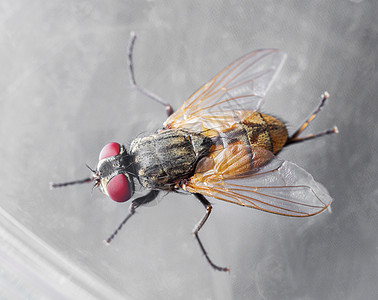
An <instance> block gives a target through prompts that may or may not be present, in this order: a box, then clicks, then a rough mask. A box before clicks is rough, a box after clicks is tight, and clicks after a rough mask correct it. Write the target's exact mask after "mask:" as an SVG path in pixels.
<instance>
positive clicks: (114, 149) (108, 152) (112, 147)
mask: <svg viewBox="0 0 378 300" xmlns="http://www.w3.org/2000/svg"><path fill="white" fill-rule="evenodd" d="M120 149H121V145H120V144H118V143H109V144H107V145H105V146H104V148H102V150H101V152H100V156H99V160H102V159H104V158H107V157H111V156H115V155H118V154H119V151H120Z"/></svg>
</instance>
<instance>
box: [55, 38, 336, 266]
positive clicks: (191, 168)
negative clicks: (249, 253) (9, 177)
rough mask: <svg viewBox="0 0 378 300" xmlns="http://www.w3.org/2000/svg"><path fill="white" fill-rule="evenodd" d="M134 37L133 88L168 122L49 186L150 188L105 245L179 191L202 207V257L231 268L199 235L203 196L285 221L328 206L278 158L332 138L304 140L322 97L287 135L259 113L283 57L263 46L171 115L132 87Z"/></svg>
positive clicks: (125, 196) (318, 190)
mask: <svg viewBox="0 0 378 300" xmlns="http://www.w3.org/2000/svg"><path fill="white" fill-rule="evenodd" d="M135 40H136V35H135V33H132V35H131V41H130V45H129V55H128V63H129V71H130V77H131V83H132V85H133V86H134V87H135V88H136V89H137V90H138V91H140V92H141V93H142V94H144V95H146V96H148V97H149V98H151V99H153V100H154V101H156V102H158V103H160V104H162V105H164V107H165V110H166V112H167V115H168V119H167V120H166V121H165V122H164V124H163V129H161V130H158V131H157V132H156V133H155V134H152V135H149V136H145V137H141V138H136V139H134V140H133V142H132V143H131V145H130V148H129V149H126V147H125V146H123V145H121V144H119V143H114V142H113V143H109V144H107V145H105V146H104V148H103V149H102V150H101V152H100V155H99V163H98V165H97V168H96V170H92V169H91V171H92V175H91V176H90V177H88V178H85V179H83V180H76V181H71V182H66V183H52V184H51V187H52V188H55V187H62V186H67V185H71V184H77V183H85V182H94V184H95V187H100V189H101V191H102V192H103V193H104V194H106V195H108V196H109V197H110V198H111V199H113V200H114V201H117V202H125V201H127V200H129V199H131V198H132V197H133V194H134V191H135V184H136V183H139V184H140V185H141V186H142V187H144V188H146V189H147V190H149V191H148V192H147V194H146V195H144V196H142V197H139V198H137V199H135V200H132V202H131V205H130V209H129V214H128V215H127V217H126V218H125V219H124V220H123V222H122V223H121V225H120V226H119V227H118V228H117V230H115V232H114V233H113V234H112V235H111V236H110V237H109V238H108V239H107V242H108V243H110V242H111V240H112V239H113V238H114V236H115V235H116V234H117V233H118V231H119V230H120V229H121V227H122V226H123V225H124V224H125V223H126V222H127V220H128V219H129V218H130V217H131V216H132V215H133V214H134V213H135V211H136V209H137V208H138V207H139V206H141V205H143V204H146V203H148V202H150V201H152V200H153V199H155V198H156V197H157V195H158V194H159V192H160V191H178V190H184V191H186V192H189V193H191V194H193V195H194V196H195V197H196V198H197V199H198V200H199V201H200V202H201V203H202V204H203V206H204V207H205V209H206V212H205V214H204V216H203V217H202V219H201V220H200V222H199V223H198V225H196V226H195V228H194V230H193V234H194V236H195V238H196V240H197V242H198V244H199V246H200V249H201V251H202V253H203V254H204V256H205V258H206V260H207V261H208V263H209V264H210V265H211V266H212V267H213V268H214V269H215V270H219V271H229V268H227V267H220V266H218V265H216V264H214V263H213V262H212V260H211V259H210V257H209V255H208V254H207V252H206V250H205V248H204V246H203V244H202V242H201V240H200V238H199V235H198V233H199V231H200V229H201V228H202V226H203V225H204V224H205V222H206V220H207V219H208V217H209V215H210V213H211V210H212V206H211V203H210V202H209V201H208V200H207V198H206V197H211V198H215V199H219V200H223V201H227V202H231V203H234V204H238V205H241V206H244V207H250V208H255V209H259V210H262V211H266V212H270V213H274V214H279V215H284V216H291V217H308V216H312V215H316V214H318V213H320V212H322V211H324V210H325V209H326V208H327V207H328V206H329V205H330V204H331V202H332V198H331V197H330V195H329V194H328V192H327V190H326V189H325V188H324V187H323V186H322V185H321V184H319V183H317V182H316V181H315V180H314V179H313V178H312V176H311V175H310V174H309V173H307V172H306V171H305V170H303V169H302V168H300V167H298V166H297V165H295V164H293V163H291V162H288V161H284V160H282V159H279V158H278V157H277V156H276V155H277V154H278V153H279V152H280V151H281V150H282V149H283V148H284V147H286V146H289V145H291V144H294V143H298V142H303V141H306V140H310V139H313V138H316V137H320V136H324V135H328V134H332V133H337V128H336V127H334V128H333V129H330V130H326V131H323V132H320V133H318V134H315V135H307V136H303V137H302V132H303V131H304V130H305V129H306V128H307V126H308V125H309V123H310V122H311V121H312V120H313V119H314V118H315V117H316V115H317V113H318V112H319V111H320V110H321V108H322V107H323V106H324V104H325V102H326V100H327V99H328V97H329V95H328V93H327V92H325V93H324V94H323V95H322V99H321V102H320V104H319V106H318V107H317V109H316V110H315V111H314V112H313V113H312V114H311V116H310V117H309V118H308V119H307V120H306V121H305V122H304V123H303V124H302V126H301V127H300V128H299V129H298V130H297V131H296V132H295V133H294V134H293V135H291V136H289V135H288V131H287V129H286V126H285V125H284V124H283V123H282V122H281V121H280V120H278V119H277V118H274V117H272V116H270V115H267V114H263V113H260V112H259V111H260V106H261V104H262V101H263V98H264V96H265V93H266V91H267V90H268V88H269V87H270V85H271V83H272V81H273V79H274V78H275V76H276V75H277V73H278V71H279V70H280V69H281V67H282V65H283V63H284V61H285V58H286V55H285V54H284V53H283V52H281V51H280V50H277V49H263V50H256V51H253V52H251V53H248V54H246V55H244V56H243V57H241V58H239V59H238V60H236V61H235V62H233V63H232V64H231V65H229V66H228V67H226V68H225V69H224V70H223V71H221V72H220V73H219V74H218V75H216V76H215V77H214V78H213V79H212V80H210V81H209V82H208V83H206V84H205V85H204V86H202V87H201V88H200V89H199V90H198V91H196V92H195V93H194V94H193V95H192V96H191V97H190V98H189V99H188V100H186V101H185V102H184V104H183V105H182V106H181V107H180V108H179V109H178V110H177V111H175V112H174V110H173V109H172V106H171V105H170V104H168V103H166V102H165V101H163V100H162V99H161V98H159V97H157V96H156V95H154V94H152V93H150V92H149V91H147V90H145V89H143V88H142V87H140V86H139V85H138V84H137V83H136V80H135V76H134V67H133V66H134V65H133V57H132V54H133V48H134V43H135Z"/></svg>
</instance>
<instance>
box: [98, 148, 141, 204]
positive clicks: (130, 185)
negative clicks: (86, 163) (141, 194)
mask: <svg viewBox="0 0 378 300" xmlns="http://www.w3.org/2000/svg"><path fill="white" fill-rule="evenodd" d="M129 165H130V156H129V155H128V154H127V151H126V149H125V147H124V146H123V145H120V144H118V143H109V144H107V145H105V146H104V148H102V150H101V152H100V156H99V162H98V165H97V169H96V170H93V180H94V181H95V187H100V189H101V191H102V192H103V193H104V194H106V195H108V196H109V197H110V198H111V199H112V200H114V201H116V202H125V201H127V200H129V199H130V198H131V197H132V196H133V194H134V181H133V178H132V177H131V175H130V172H129V170H128V168H129Z"/></svg>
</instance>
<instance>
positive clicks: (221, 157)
mask: <svg viewBox="0 0 378 300" xmlns="http://www.w3.org/2000/svg"><path fill="white" fill-rule="evenodd" d="M232 153H233V154H234V156H232V157H231V156H230V154H232ZM249 153H253V154H252V156H250V154H249ZM269 155H270V160H267V158H269ZM267 161H268V162H267ZM184 188H185V189H186V190H187V191H189V192H192V193H200V194H203V195H205V196H210V197H213V198H216V199H220V200H224V201H228V202H232V203H235V204H238V205H241V206H247V207H252V208H255V209H259V210H263V211H266V212H270V213H275V214H280V215H285V216H293V217H307V216H311V215H315V214H318V213H320V212H322V211H323V210H325V209H326V208H327V207H328V206H329V205H330V204H331V202H332V198H331V197H330V195H329V194H328V192H327V190H326V189H325V188H324V187H323V186H322V185H321V184H320V183H318V182H316V181H315V180H314V179H313V177H312V176H311V175H310V174H309V173H308V172H306V171H305V170H303V169H302V168H300V167H298V166H297V165H295V164H293V163H291V162H288V161H283V160H280V159H278V158H276V157H274V156H273V154H271V153H270V152H269V151H267V150H264V149H255V148H249V147H247V146H244V145H241V144H235V145H232V146H230V147H228V148H226V149H223V150H221V151H218V152H214V153H212V154H211V155H210V156H209V157H206V158H204V159H203V160H201V161H200V162H199V163H198V166H197V169H196V173H195V174H194V175H193V176H192V177H191V178H190V180H189V181H188V182H187V185H186V186H184Z"/></svg>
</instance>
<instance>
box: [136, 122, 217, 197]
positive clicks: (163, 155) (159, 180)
mask: <svg viewBox="0 0 378 300" xmlns="http://www.w3.org/2000/svg"><path fill="white" fill-rule="evenodd" d="M212 144H213V143H212V141H211V139H210V138H208V137H206V136H204V135H202V134H200V133H193V132H187V131H183V130H175V129H167V130H161V131H159V132H157V133H155V134H152V135H150V136H146V137H142V138H137V139H135V140H134V141H133V142H132V143H131V146H130V155H131V156H132V157H133V166H134V170H135V172H136V175H137V176H138V178H139V181H140V183H141V184H142V185H143V186H144V187H146V188H150V189H154V188H159V189H166V190H171V189H173V187H174V186H175V185H176V183H177V182H178V181H179V180H181V179H184V178H188V177H190V176H191V175H192V174H193V173H194V170H195V167H196V164H197V162H198V160H199V159H201V158H202V157H204V156H206V155H207V154H208V153H209V150H210V148H211V146H212Z"/></svg>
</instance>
